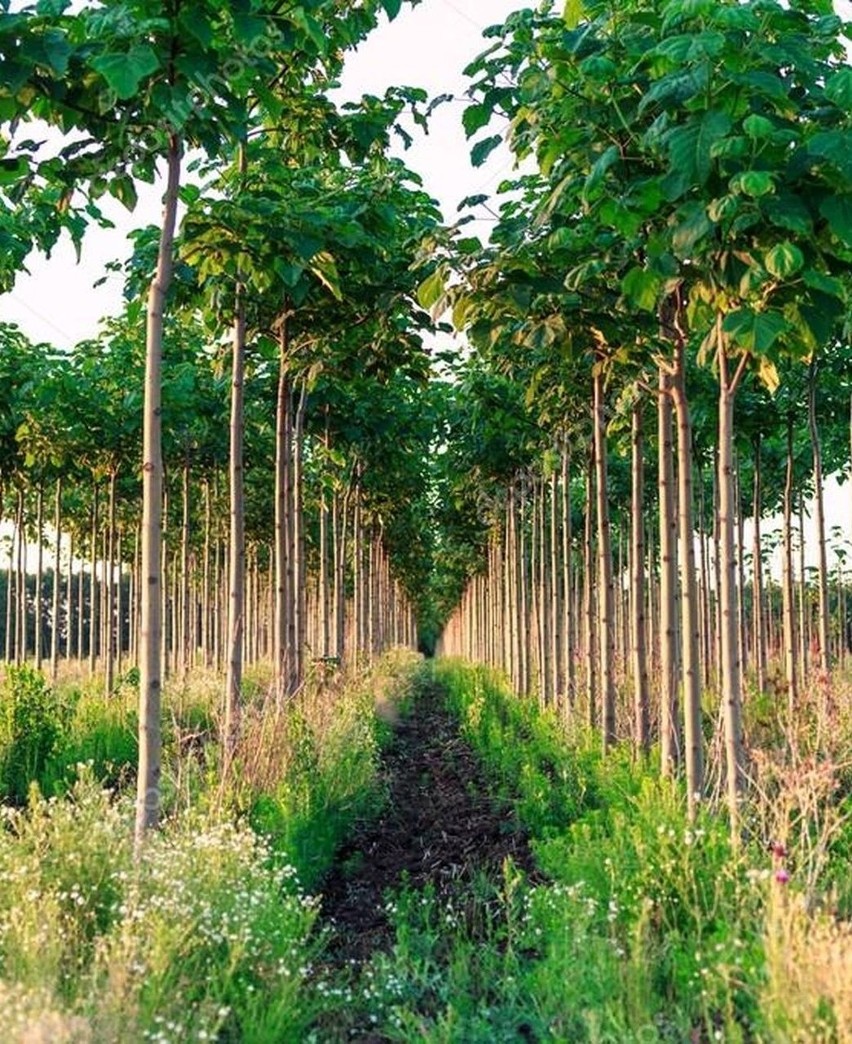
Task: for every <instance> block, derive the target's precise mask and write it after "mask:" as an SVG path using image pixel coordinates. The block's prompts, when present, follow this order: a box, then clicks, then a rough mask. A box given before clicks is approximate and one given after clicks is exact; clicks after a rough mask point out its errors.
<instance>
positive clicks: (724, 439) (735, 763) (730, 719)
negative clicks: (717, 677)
mask: <svg viewBox="0 0 852 1044" xmlns="http://www.w3.org/2000/svg"><path fill="white" fill-rule="evenodd" d="M721 323H722V320H721V316H720V317H719V318H718V319H717V344H718V361H719V477H718V486H719V537H720V540H719V557H720V579H721V586H720V590H719V602H720V606H721V614H720V615H721V639H722V641H721V653H722V662H721V694H722V705H723V708H724V721H725V756H726V763H727V792H728V809H729V814H730V817H731V837H732V839H733V841H734V843H735V844H736V843H738V841H739V800H740V793H741V791H742V787H743V780H744V777H745V766H744V751H743V737H742V687H741V674H740V650H739V639H740V634H739V624H738V618H737V560H736V549H735V536H736V524H737V520H736V518H735V517H734V511H735V507H734V501H735V492H734V395H735V394H736V388H737V379H738V375H739V373H741V372H742V371H741V369H740V370H739V371H738V374H737V375H735V376H734V378H733V379H730V378H729V376H728V359H727V354H726V350H725V342H724V339H723V334H722V329H721Z"/></svg>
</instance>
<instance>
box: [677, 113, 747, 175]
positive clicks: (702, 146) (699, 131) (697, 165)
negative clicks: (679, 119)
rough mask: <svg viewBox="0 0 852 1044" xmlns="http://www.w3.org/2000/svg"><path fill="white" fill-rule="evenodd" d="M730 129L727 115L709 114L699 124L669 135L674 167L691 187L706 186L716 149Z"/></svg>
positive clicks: (691, 124) (679, 129)
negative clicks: (714, 148)
mask: <svg viewBox="0 0 852 1044" xmlns="http://www.w3.org/2000/svg"><path fill="white" fill-rule="evenodd" d="M730 129H731V120H730V118H729V117H728V116H727V115H726V114H725V113H723V112H708V113H705V115H704V116H703V118H702V119H701V121H700V122H698V123H688V124H686V125H685V126H683V127H677V128H676V129H675V130H673V131H671V132H670V133H669V135H668V138H667V144H668V150H669V159H670V161H671V166H672V167H673V168H674V172H676V173H677V174H679V175H680V176H681V177H683V178H684V179H685V181H686V182H687V185H688V186H691V185H694V184H695V183H697V184H698V185H699V186H700V185H704V184H705V183H706V182H707V179H708V178H709V177H710V172H711V170H712V168H713V147H714V145H716V143H717V142H719V141H721V140H722V139H723V138H724V137H725V135H726V134H727V133H728V131H729V130H730Z"/></svg>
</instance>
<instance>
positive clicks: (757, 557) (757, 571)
mask: <svg viewBox="0 0 852 1044" xmlns="http://www.w3.org/2000/svg"><path fill="white" fill-rule="evenodd" d="M760 445H761V440H760V435H757V436H756V437H755V440H754V488H753V498H752V505H751V513H752V518H753V520H754V538H753V544H752V560H753V562H752V565H753V574H752V575H753V580H752V640H753V646H754V668H755V672H756V674H757V690H758V692H763V691H764V690H765V689H766V614H765V613H764V609H763V603H764V596H763V547H762V544H761V532H760V516H761V514H762V513H763V483H762V474H761V467H760V456H761V454H760Z"/></svg>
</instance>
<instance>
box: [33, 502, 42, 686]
mask: <svg viewBox="0 0 852 1044" xmlns="http://www.w3.org/2000/svg"><path fill="white" fill-rule="evenodd" d="M43 582H44V489H43V488H42V487H41V485H39V487H38V489H37V490H36V577H35V598H34V599H33V604H34V608H35V635H34V637H35V643H34V644H35V668H36V670H37V671H40V670H41V663H42V659H43V656H44V650H43V648H42V646H43V643H44V621H43V620H42V617H43V615H44V606H43V605H42V597H41V587H42V583H43Z"/></svg>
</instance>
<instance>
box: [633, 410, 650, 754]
mask: <svg viewBox="0 0 852 1044" xmlns="http://www.w3.org/2000/svg"><path fill="white" fill-rule="evenodd" d="M631 429H632V440H631V441H632V450H633V454H632V468H631V470H632V472H633V483H632V487H633V488H632V503H631V516H632V517H631V546H630V565H631V569H630V577H631V589H630V596H631V606H632V612H631V614H630V619H631V625H632V626H631V630H632V635H631V644H632V653H633V655H632V660H633V708H634V730H635V741H636V748H637V750H640V751H643V752H647V750H648V746H649V743H650V728H649V718H650V698H649V695H648V653H647V647H646V639H647V635H646V626H645V624H646V622H645V512H644V500H645V481H644V480H645V470H644V469H645V465H644V460H643V433H642V403H641V401H640V400H639V399H637V401H636V402H635V403H634V404H633V410H632V415H631Z"/></svg>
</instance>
